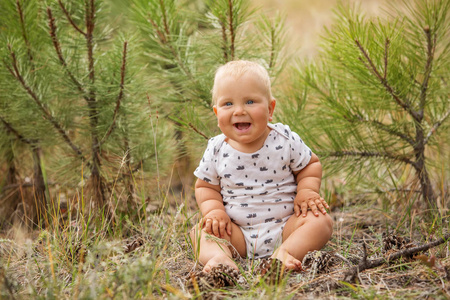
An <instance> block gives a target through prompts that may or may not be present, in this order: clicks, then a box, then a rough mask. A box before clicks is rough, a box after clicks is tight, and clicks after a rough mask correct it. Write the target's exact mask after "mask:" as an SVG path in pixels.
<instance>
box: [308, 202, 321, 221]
mask: <svg viewBox="0 0 450 300" xmlns="http://www.w3.org/2000/svg"><path fill="white" fill-rule="evenodd" d="M308 204H309V208H311V211H312V213H313V214H314V215H315V216H316V217H317V216H318V215H319V213H318V212H317V205H316V202H314V200H309V202H308Z"/></svg>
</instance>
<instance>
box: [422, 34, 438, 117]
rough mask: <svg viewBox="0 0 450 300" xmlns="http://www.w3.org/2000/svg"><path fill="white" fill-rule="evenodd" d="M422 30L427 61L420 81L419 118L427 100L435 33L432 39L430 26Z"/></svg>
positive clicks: (434, 47)
mask: <svg viewBox="0 0 450 300" xmlns="http://www.w3.org/2000/svg"><path fill="white" fill-rule="evenodd" d="M423 31H424V32H425V36H426V39H427V62H426V64H425V73H424V75H425V76H424V79H423V82H422V86H421V89H420V97H419V98H420V110H419V116H420V120H422V118H423V114H424V109H425V104H426V101H427V90H428V81H429V79H430V76H431V71H432V69H433V59H434V52H435V50H436V34H435V35H434V39H433V40H431V32H430V28H429V27H428V26H426V27H425V28H424V29H423Z"/></svg>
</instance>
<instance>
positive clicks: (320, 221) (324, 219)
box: [309, 214, 333, 237]
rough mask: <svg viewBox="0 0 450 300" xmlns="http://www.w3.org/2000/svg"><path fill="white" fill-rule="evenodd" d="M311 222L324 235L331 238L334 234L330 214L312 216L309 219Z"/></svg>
mask: <svg viewBox="0 0 450 300" xmlns="http://www.w3.org/2000/svg"><path fill="white" fill-rule="evenodd" d="M309 221H310V222H313V223H314V226H315V227H317V228H320V229H321V230H320V231H321V232H322V233H323V234H327V235H329V236H330V237H331V234H332V233H333V219H332V218H331V217H330V215H329V214H326V215H323V214H319V215H318V216H312V217H311V218H309Z"/></svg>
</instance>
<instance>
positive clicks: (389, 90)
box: [355, 39, 420, 122]
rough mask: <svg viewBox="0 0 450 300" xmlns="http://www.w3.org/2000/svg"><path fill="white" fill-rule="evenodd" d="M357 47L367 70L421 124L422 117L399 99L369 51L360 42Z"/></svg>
mask: <svg viewBox="0 0 450 300" xmlns="http://www.w3.org/2000/svg"><path fill="white" fill-rule="evenodd" d="M355 43H356V45H357V46H358V48H359V50H360V51H361V53H362V54H363V56H364V57H365V59H366V61H367V63H368V64H369V65H367V64H364V65H365V66H366V67H367V69H368V70H369V71H370V72H372V73H373V74H374V75H375V76H376V77H377V78H378V80H380V82H381V84H382V85H383V86H384V88H385V89H386V90H387V91H388V93H389V94H390V95H391V96H392V97H393V98H394V100H395V102H396V103H397V104H398V105H399V106H400V107H401V108H403V109H404V110H406V111H407V112H408V113H409V114H410V115H411V116H412V117H413V118H414V119H415V120H416V121H419V122H420V116H419V114H418V113H417V112H416V111H414V110H413V109H412V107H411V104H410V103H409V101H408V100H406V101H405V102H404V101H403V100H402V99H400V98H399V96H398V95H397V94H396V93H395V91H394V89H393V88H392V87H391V86H390V85H389V83H388V82H387V80H386V79H385V78H384V77H383V76H381V74H380V73H379V72H378V70H377V68H376V66H375V65H374V63H373V61H372V59H371V58H370V57H369V54H367V51H366V50H365V49H364V47H363V46H362V45H361V43H360V42H359V40H357V39H356V40H355ZM360 59H361V61H362V62H363V63H364V61H363V60H362V58H360Z"/></svg>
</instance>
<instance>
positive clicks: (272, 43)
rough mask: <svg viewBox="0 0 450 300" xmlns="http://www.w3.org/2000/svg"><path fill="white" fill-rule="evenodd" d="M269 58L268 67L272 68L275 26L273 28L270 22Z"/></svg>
mask: <svg viewBox="0 0 450 300" xmlns="http://www.w3.org/2000/svg"><path fill="white" fill-rule="evenodd" d="M270 25H271V26H270V46H271V47H270V60H269V69H272V67H273V65H274V63H275V43H276V42H275V28H273V26H272V24H271V23H270Z"/></svg>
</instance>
